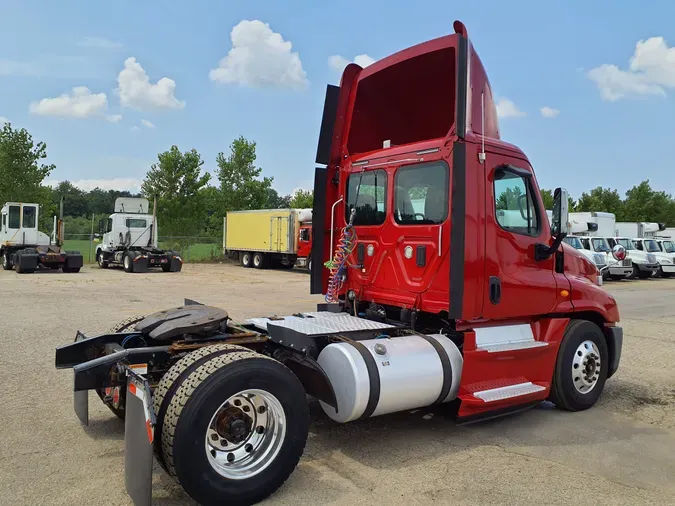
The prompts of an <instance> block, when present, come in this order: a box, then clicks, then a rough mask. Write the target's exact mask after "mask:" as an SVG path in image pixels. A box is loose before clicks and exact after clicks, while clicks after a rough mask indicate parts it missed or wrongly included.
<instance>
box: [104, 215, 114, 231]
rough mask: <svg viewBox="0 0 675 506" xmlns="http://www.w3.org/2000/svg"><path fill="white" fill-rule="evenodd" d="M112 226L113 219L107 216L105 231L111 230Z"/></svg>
mask: <svg viewBox="0 0 675 506" xmlns="http://www.w3.org/2000/svg"><path fill="white" fill-rule="evenodd" d="M112 228H113V220H112V218H108V226H107V227H106V229H105V231H106V233H107V232H112Z"/></svg>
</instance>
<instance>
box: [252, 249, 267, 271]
mask: <svg viewBox="0 0 675 506" xmlns="http://www.w3.org/2000/svg"><path fill="white" fill-rule="evenodd" d="M253 267H255V268H256V269H266V268H267V255H265V254H264V253H259V252H257V253H253Z"/></svg>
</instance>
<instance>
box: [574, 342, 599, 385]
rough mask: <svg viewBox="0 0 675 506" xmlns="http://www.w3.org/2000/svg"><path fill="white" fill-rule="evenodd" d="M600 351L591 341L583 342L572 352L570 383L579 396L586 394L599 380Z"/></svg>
mask: <svg viewBox="0 0 675 506" xmlns="http://www.w3.org/2000/svg"><path fill="white" fill-rule="evenodd" d="M601 366H602V364H601V362H600V350H599V349H598V347H597V345H596V344H595V343H594V342H593V341H584V342H583V343H581V344H580V345H579V346H578V347H577V350H576V351H575V352H574V359H573V360H572V381H573V383H574V388H576V389H577V392H579V393H581V394H587V393H588V392H590V391H591V390H593V388H595V385H597V384H598V379H599V378H600V369H601Z"/></svg>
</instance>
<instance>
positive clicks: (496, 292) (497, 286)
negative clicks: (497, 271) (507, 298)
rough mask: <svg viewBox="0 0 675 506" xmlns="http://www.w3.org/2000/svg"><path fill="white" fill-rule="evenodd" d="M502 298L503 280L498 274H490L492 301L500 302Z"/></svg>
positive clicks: (494, 302)
mask: <svg viewBox="0 0 675 506" xmlns="http://www.w3.org/2000/svg"><path fill="white" fill-rule="evenodd" d="M501 298H502V280H501V279H499V278H498V277H497V276H490V302H492V303H493V304H499V301H500V300H501Z"/></svg>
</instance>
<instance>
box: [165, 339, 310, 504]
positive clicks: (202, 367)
mask: <svg viewBox="0 0 675 506" xmlns="http://www.w3.org/2000/svg"><path fill="white" fill-rule="evenodd" d="M308 431H309V407H308V404H307V400H306V396H305V391H304V389H303V387H302V385H301V383H300V381H299V380H298V378H297V377H296V376H295V375H294V374H293V373H292V372H291V371H290V370H289V369H288V368H286V367H285V366H284V365H282V364H281V363H279V362H277V361H275V360H273V359H271V358H268V357H266V356H263V355H260V354H257V353H254V352H250V351H247V352H235V353H227V354H223V355H218V356H216V357H213V358H211V359H210V360H207V361H206V362H204V363H202V364H199V365H198V366H197V367H194V366H193V367H192V368H191V369H190V371H189V374H187V375H186V376H185V378H184V379H183V380H182V381H181V382H180V384H179V385H178V388H177V389H176V392H175V394H174V395H173V397H172V398H171V400H170V402H169V405H168V407H167V410H166V414H165V417H164V423H163V427H162V451H163V454H164V458H165V462H166V465H167V468H168V470H169V474H170V475H171V476H172V477H173V478H174V479H175V480H176V481H177V482H178V483H179V484H180V485H181V486H182V488H183V489H184V490H185V492H186V493H187V494H188V495H189V496H190V497H192V498H193V499H194V500H195V501H196V502H197V503H199V504H202V505H205V506H209V505H216V504H218V505H220V504H237V505H244V504H254V503H257V502H259V501H262V500H263V499H265V498H266V497H268V496H269V495H271V494H272V493H273V492H275V491H276V490H277V489H278V488H279V487H280V486H281V485H282V484H283V483H284V482H285V481H286V479H287V478H288V477H289V476H290V474H291V473H292V472H293V470H294V469H295V467H296V466H297V464H298V461H299V460H300V457H301V456H302V453H303V451H304V447H305V443H306V442H307V435H308ZM216 445H220V446H216ZM223 448H228V449H229V450H230V451H229V452H224V451H222V450H223ZM214 455H215V456H217V457H218V459H219V460H218V461H216V458H215V457H214Z"/></svg>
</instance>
